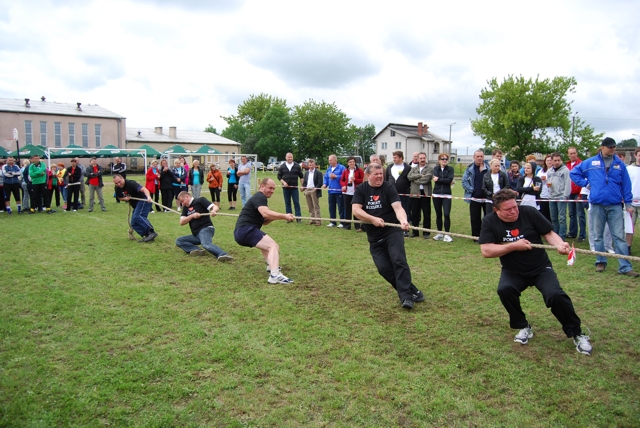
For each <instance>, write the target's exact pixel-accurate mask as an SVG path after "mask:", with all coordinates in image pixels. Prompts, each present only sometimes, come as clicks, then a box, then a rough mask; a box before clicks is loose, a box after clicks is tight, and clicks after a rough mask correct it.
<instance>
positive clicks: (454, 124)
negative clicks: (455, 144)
mask: <svg viewBox="0 0 640 428" xmlns="http://www.w3.org/2000/svg"><path fill="white" fill-rule="evenodd" d="M455 124H456V122H453V123H452V124H451V125H449V142H451V127H452V126H453V125H455Z"/></svg>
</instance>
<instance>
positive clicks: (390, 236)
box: [352, 163, 424, 309]
mask: <svg viewBox="0 0 640 428" xmlns="http://www.w3.org/2000/svg"><path fill="white" fill-rule="evenodd" d="M367 174H368V179H367V181H366V182H364V183H362V184H360V185H359V186H358V187H356V190H355V193H354V195H353V201H352V208H353V215H354V216H356V217H358V218H359V219H360V220H364V221H367V222H369V223H371V224H363V227H364V230H365V232H367V238H368V240H369V251H370V252H371V257H372V258H373V263H375V265H376V267H377V268H378V273H379V274H380V275H381V276H382V277H383V278H384V279H385V280H387V282H388V283H389V284H391V286H392V287H393V288H395V289H396V291H397V292H398V297H399V298H400V303H401V304H402V307H403V308H405V309H412V308H413V303H414V302H422V301H424V295H423V294H422V291H420V290H418V289H417V288H416V286H415V285H413V283H412V282H411V270H409V264H408V263H407V255H406V253H405V250H404V236H403V230H404V231H408V230H409V223H408V222H407V213H406V212H405V210H404V208H403V207H402V203H401V202H400V196H398V192H397V190H396V188H395V186H394V185H393V184H390V183H389V182H388V181H384V171H383V169H382V166H381V165H380V164H377V163H372V164H370V165H369V166H368V167H367ZM385 223H396V224H398V223H400V225H401V228H398V227H393V226H385Z"/></svg>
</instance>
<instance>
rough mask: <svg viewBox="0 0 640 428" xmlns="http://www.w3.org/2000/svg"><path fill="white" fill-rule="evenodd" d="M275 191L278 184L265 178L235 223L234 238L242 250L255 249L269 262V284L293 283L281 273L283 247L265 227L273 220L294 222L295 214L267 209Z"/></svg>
mask: <svg viewBox="0 0 640 428" xmlns="http://www.w3.org/2000/svg"><path fill="white" fill-rule="evenodd" d="M275 190H276V183H275V182H274V181H273V180H272V179H270V178H265V179H263V180H262V181H261V182H260V188H259V189H258V191H257V192H256V194H255V195H253V196H251V199H249V200H248V201H247V203H246V204H244V206H243V207H242V211H240V216H239V217H238V221H237V222H236V229H235V231H234V232H233V237H234V238H235V239H236V242H237V243H238V244H239V245H242V246H243V247H256V248H257V249H259V250H260V251H261V252H262V255H263V256H264V259H265V261H266V262H267V272H269V273H270V275H269V279H268V281H269V283H270V284H292V283H293V280H292V279H290V278H287V277H286V276H284V275H283V274H282V272H280V266H279V264H280V247H279V246H278V244H276V241H274V240H273V238H271V237H270V236H269V235H267V234H266V233H264V232H263V231H262V230H260V229H261V228H262V226H266V225H267V224H269V223H271V222H272V221H274V220H287V221H289V222H291V221H293V218H294V217H293V214H281V213H278V212H275V211H271V210H270V209H269V207H268V206H267V199H269V198H270V197H271V196H272V195H273V192H274V191H275Z"/></svg>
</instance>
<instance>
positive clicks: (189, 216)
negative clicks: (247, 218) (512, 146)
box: [176, 192, 233, 262]
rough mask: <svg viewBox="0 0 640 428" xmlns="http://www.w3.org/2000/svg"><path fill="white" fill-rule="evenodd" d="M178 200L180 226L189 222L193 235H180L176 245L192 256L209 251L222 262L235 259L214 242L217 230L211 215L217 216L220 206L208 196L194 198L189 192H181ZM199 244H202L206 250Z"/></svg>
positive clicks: (202, 254)
mask: <svg viewBox="0 0 640 428" xmlns="http://www.w3.org/2000/svg"><path fill="white" fill-rule="evenodd" d="M178 201H179V202H180V205H182V215H181V216H180V226H184V225H185V224H187V223H189V227H190V228H191V235H187V236H181V237H179V238H178V239H176V245H177V246H178V247H180V248H182V249H183V250H184V251H185V252H186V253H188V254H189V255H191V256H204V255H206V254H207V251H208V252H210V253H211V254H213V255H214V256H216V258H217V259H218V260H219V261H221V262H227V261H229V260H233V257H231V256H230V255H229V254H227V252H226V251H224V250H223V249H222V248H220V247H218V246H217V245H215V244H214V243H213V235H214V234H215V233H216V230H215V228H214V227H213V223H212V222H211V217H213V216H215V215H216V213H217V212H218V210H219V209H220V208H219V207H218V206H216V205H215V204H213V203H211V202H209V200H207V198H203V197H201V198H196V199H194V198H193V197H192V196H191V195H190V194H189V192H180V193H179V194H178ZM198 245H202V247H203V248H204V250H203V249H201V248H200V247H198Z"/></svg>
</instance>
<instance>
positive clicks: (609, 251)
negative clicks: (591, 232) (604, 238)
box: [607, 250, 616, 254]
mask: <svg viewBox="0 0 640 428" xmlns="http://www.w3.org/2000/svg"><path fill="white" fill-rule="evenodd" d="M607 253H609V254H615V253H616V252H615V250H607Z"/></svg>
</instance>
